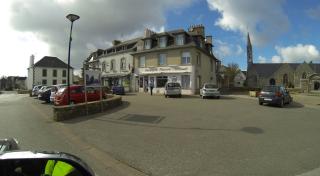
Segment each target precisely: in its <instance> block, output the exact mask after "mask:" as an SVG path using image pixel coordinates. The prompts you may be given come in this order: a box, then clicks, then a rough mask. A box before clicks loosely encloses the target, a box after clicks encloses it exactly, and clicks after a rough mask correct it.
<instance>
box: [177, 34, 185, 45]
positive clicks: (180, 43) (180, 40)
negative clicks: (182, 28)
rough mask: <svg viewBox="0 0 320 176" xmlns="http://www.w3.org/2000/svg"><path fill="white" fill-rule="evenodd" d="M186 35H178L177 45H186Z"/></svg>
mask: <svg viewBox="0 0 320 176" xmlns="http://www.w3.org/2000/svg"><path fill="white" fill-rule="evenodd" d="M184 40H185V39H184V34H179V35H176V45H184Z"/></svg>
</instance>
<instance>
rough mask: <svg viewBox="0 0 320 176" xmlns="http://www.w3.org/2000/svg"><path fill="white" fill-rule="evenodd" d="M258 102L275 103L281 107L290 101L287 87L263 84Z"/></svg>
mask: <svg viewBox="0 0 320 176" xmlns="http://www.w3.org/2000/svg"><path fill="white" fill-rule="evenodd" d="M258 99H259V104H260V105H263V103H267V104H276V105H278V106H279V107H283V106H284V105H285V104H290V103H291V102H292V97H291V96H290V93H289V91H288V90H287V89H285V88H284V87H283V86H275V85H269V86H264V87H263V89H262V90H261V92H260V94H259V97H258Z"/></svg>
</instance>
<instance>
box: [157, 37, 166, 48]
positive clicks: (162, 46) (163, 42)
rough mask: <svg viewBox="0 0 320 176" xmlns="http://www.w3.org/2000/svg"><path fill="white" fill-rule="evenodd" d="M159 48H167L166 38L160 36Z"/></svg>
mask: <svg viewBox="0 0 320 176" xmlns="http://www.w3.org/2000/svg"><path fill="white" fill-rule="evenodd" d="M159 46H160V48H165V47H167V36H162V37H160V38H159Z"/></svg>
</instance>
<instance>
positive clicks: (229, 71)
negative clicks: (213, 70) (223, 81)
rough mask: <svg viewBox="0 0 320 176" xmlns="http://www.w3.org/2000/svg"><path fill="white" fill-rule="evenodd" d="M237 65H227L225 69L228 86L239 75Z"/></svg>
mask: <svg viewBox="0 0 320 176" xmlns="http://www.w3.org/2000/svg"><path fill="white" fill-rule="evenodd" d="M240 71H241V70H240V69H239V65H238V64H237V63H234V62H232V63H229V64H228V67H226V69H225V75H226V76H227V79H228V83H229V85H230V84H231V83H233V82H234V78H235V77H236V75H237V74H238V73H240Z"/></svg>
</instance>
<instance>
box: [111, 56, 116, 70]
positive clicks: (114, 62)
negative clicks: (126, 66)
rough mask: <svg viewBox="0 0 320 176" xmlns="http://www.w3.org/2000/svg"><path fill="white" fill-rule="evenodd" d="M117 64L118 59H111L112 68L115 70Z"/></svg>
mask: <svg viewBox="0 0 320 176" xmlns="http://www.w3.org/2000/svg"><path fill="white" fill-rule="evenodd" d="M115 64H116V61H115V60H114V59H113V60H111V63H110V70H114V69H115Z"/></svg>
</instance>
